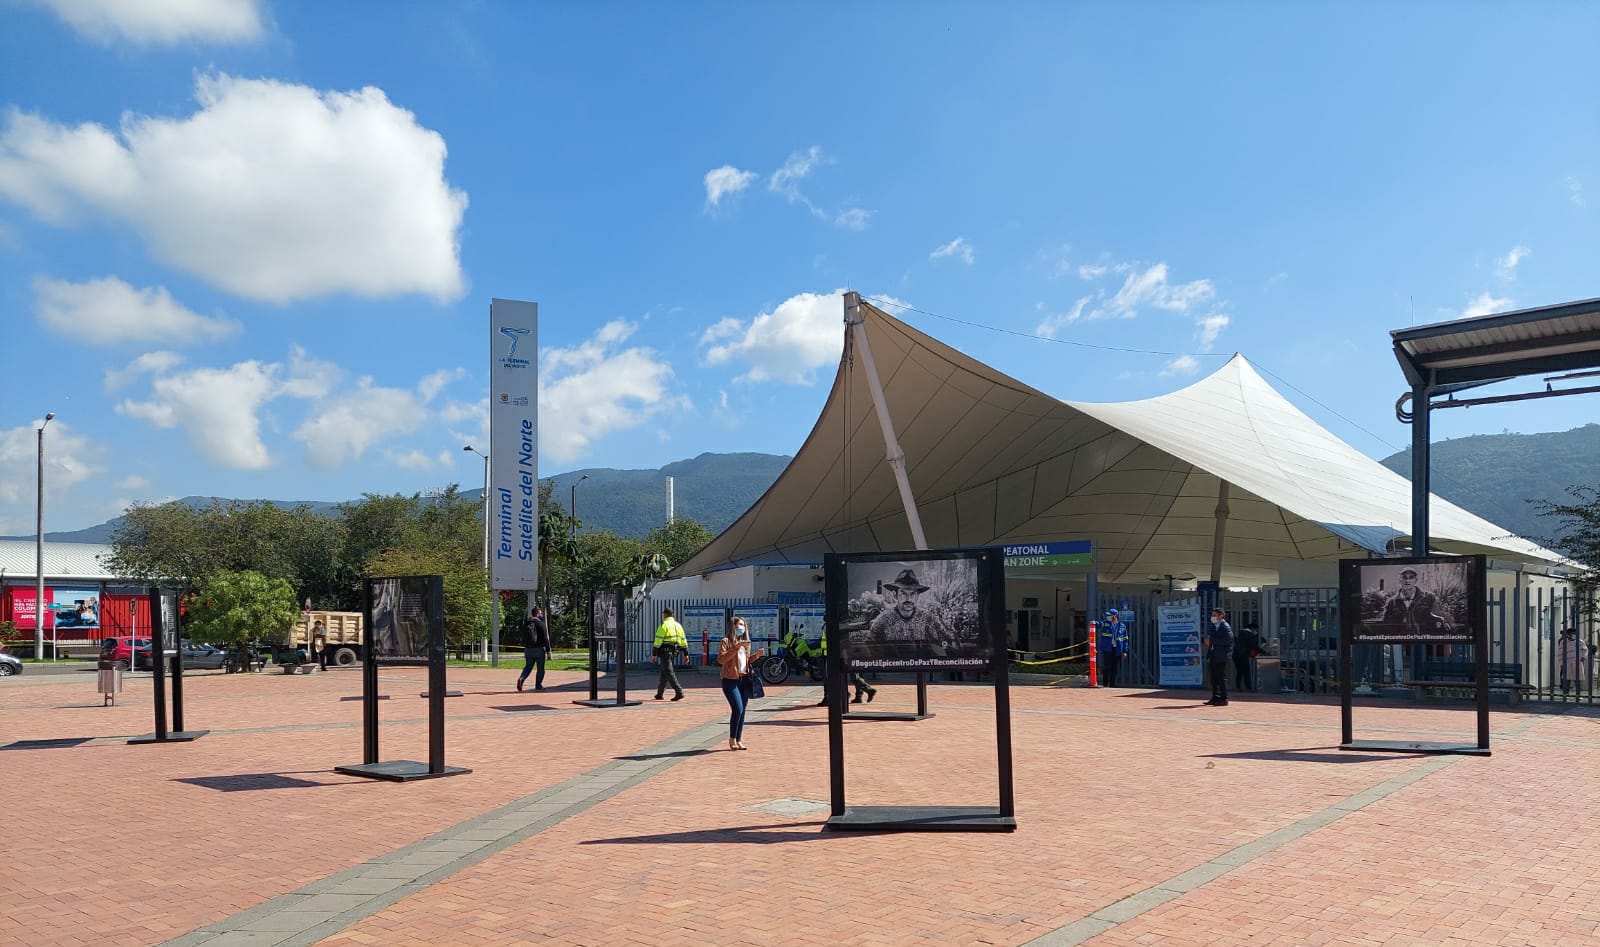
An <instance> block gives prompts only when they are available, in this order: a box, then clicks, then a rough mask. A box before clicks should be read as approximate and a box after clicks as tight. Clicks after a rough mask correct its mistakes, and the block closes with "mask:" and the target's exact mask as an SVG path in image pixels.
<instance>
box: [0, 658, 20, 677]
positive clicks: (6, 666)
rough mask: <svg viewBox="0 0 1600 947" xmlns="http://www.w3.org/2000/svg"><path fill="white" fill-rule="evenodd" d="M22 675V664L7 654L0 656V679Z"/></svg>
mask: <svg viewBox="0 0 1600 947" xmlns="http://www.w3.org/2000/svg"><path fill="white" fill-rule="evenodd" d="M21 673H22V662H21V661H20V660H18V659H17V658H13V657H12V656H11V655H9V654H0V677H10V676H11V675H13V674H21Z"/></svg>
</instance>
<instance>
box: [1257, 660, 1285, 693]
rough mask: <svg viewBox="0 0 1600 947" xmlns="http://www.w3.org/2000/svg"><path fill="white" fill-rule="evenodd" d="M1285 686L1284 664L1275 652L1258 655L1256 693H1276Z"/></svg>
mask: <svg viewBox="0 0 1600 947" xmlns="http://www.w3.org/2000/svg"><path fill="white" fill-rule="evenodd" d="M1282 687H1283V665H1282V664H1281V663H1280V662H1279V661H1278V656H1277V655H1275V654H1258V655H1256V693H1258V694H1276V693H1278V691H1279V690H1280V689H1282Z"/></svg>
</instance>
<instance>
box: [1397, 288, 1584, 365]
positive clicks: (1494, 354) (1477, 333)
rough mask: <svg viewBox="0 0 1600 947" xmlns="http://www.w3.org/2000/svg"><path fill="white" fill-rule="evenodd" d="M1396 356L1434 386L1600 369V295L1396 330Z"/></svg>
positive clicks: (1401, 362)
mask: <svg viewBox="0 0 1600 947" xmlns="http://www.w3.org/2000/svg"><path fill="white" fill-rule="evenodd" d="M1389 335H1390V337H1391V338H1393V339H1394V351H1395V358H1397V359H1399V361H1400V367H1401V368H1402V369H1404V370H1405V372H1406V378H1407V380H1408V381H1410V382H1411V383H1412V384H1413V385H1415V384H1418V383H1426V384H1428V385H1429V386H1431V387H1438V386H1440V385H1448V384H1454V383H1461V382H1477V381H1488V380H1492V379H1500V378H1514V377H1517V376H1519V375H1527V374H1534V373H1540V372H1552V371H1574V370H1578V369H1584V368H1595V367H1600V299H1584V300H1580V301H1578V302H1570V303H1561V304H1559V305H1555V306H1541V307H1539V308H1537V309H1519V310H1517V311H1516V312H1502V313H1495V314H1493V315H1488V316H1477V317H1475V318H1472V319H1455V320H1452V321H1450V322H1439V323H1434V324H1433V325H1426V326H1416V327H1414V328H1410V329H1395V330H1394V331H1392V332H1390V333H1389Z"/></svg>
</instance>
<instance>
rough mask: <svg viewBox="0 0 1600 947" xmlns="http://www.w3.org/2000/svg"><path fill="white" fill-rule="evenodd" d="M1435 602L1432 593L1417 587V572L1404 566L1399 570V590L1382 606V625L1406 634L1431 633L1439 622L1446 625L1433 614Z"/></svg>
mask: <svg viewBox="0 0 1600 947" xmlns="http://www.w3.org/2000/svg"><path fill="white" fill-rule="evenodd" d="M1435 601H1436V600H1435V599H1434V596H1433V593H1432V592H1425V591H1423V590H1422V589H1421V588H1419V587H1418V586H1417V570H1416V569H1413V568H1411V567H1410V566H1406V567H1405V568H1404V569H1401V570H1400V588H1398V589H1396V590H1395V593H1394V595H1392V596H1390V597H1389V601H1388V602H1386V603H1385V604H1384V606H1383V619H1382V621H1383V624H1385V625H1391V626H1393V627H1394V628H1396V629H1397V630H1400V631H1403V632H1405V633H1408V634H1425V633H1428V632H1432V631H1434V630H1435V629H1436V628H1437V626H1438V625H1439V623H1441V622H1444V624H1446V625H1448V624H1449V623H1448V622H1445V621H1444V619H1442V618H1440V617H1439V616H1437V615H1435V614H1434V613H1433V608H1434V605H1435Z"/></svg>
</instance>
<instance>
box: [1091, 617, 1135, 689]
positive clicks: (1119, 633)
mask: <svg viewBox="0 0 1600 947" xmlns="http://www.w3.org/2000/svg"><path fill="white" fill-rule="evenodd" d="M1096 648H1097V650H1098V651H1099V652H1100V655H1099V657H1100V686H1101V687H1116V686H1117V672H1118V670H1119V669H1120V668H1121V666H1122V659H1123V658H1125V657H1127V656H1128V626H1127V625H1124V624H1123V623H1122V613H1121V612H1119V611H1117V610H1116V609H1114V608H1108V609H1106V620H1105V621H1104V622H1102V623H1101V625H1100V631H1099V635H1098V639H1097V643H1096Z"/></svg>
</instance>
